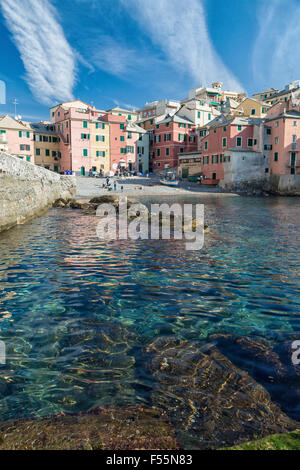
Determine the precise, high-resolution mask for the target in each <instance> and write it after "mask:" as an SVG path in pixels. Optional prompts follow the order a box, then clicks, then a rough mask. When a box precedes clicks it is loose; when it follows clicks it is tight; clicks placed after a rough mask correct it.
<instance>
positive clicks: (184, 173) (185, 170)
mask: <svg viewBox="0 0 300 470" xmlns="http://www.w3.org/2000/svg"><path fill="white" fill-rule="evenodd" d="M188 177H189V169H188V168H182V178H188Z"/></svg>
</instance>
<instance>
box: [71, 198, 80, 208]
mask: <svg viewBox="0 0 300 470" xmlns="http://www.w3.org/2000/svg"><path fill="white" fill-rule="evenodd" d="M69 207H70V208H71V209H82V204H81V203H80V202H78V201H75V200H71V201H70V202H69Z"/></svg>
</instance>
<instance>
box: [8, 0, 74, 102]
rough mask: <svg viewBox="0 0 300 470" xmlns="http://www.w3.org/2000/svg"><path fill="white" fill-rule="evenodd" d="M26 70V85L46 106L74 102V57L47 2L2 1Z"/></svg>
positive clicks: (36, 0) (33, 0) (37, 0)
mask: <svg viewBox="0 0 300 470" xmlns="http://www.w3.org/2000/svg"><path fill="white" fill-rule="evenodd" d="M0 6H1V8H2V12H3V16H4V18H5V20H6V23H7V27H8V29H9V30H10V31H11V33H12V38H13V41H14V43H15V45H16V47H17V48H18V50H19V52H20V55H21V59H22V61H23V63H24V67H25V70H26V81H27V83H28V85H29V87H30V89H31V91H32V93H33V94H34V95H35V97H36V98H37V99H38V100H39V101H40V102H42V103H44V104H47V105H49V104H53V103H54V102H57V101H63V100H66V99H71V98H72V97H73V87H74V83H75V53H74V51H73V50H72V48H71V47H70V45H69V43H68V42H67V40H66V38H65V35H64V32H63V30H62V28H61V26H60V24H59V23H58V22H57V20H56V18H57V16H58V13H57V11H56V10H55V9H54V7H53V6H52V5H51V4H50V3H49V1H48V0H0Z"/></svg>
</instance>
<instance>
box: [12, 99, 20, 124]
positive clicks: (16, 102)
mask: <svg viewBox="0 0 300 470" xmlns="http://www.w3.org/2000/svg"><path fill="white" fill-rule="evenodd" d="M13 104H14V105H15V119H18V118H17V104H19V102H18V100H17V99H16V98H15V99H14V101H13Z"/></svg>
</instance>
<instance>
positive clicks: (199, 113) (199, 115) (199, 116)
mask: <svg viewBox="0 0 300 470" xmlns="http://www.w3.org/2000/svg"><path fill="white" fill-rule="evenodd" d="M200 118H201V112H200V111H198V119H200Z"/></svg>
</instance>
